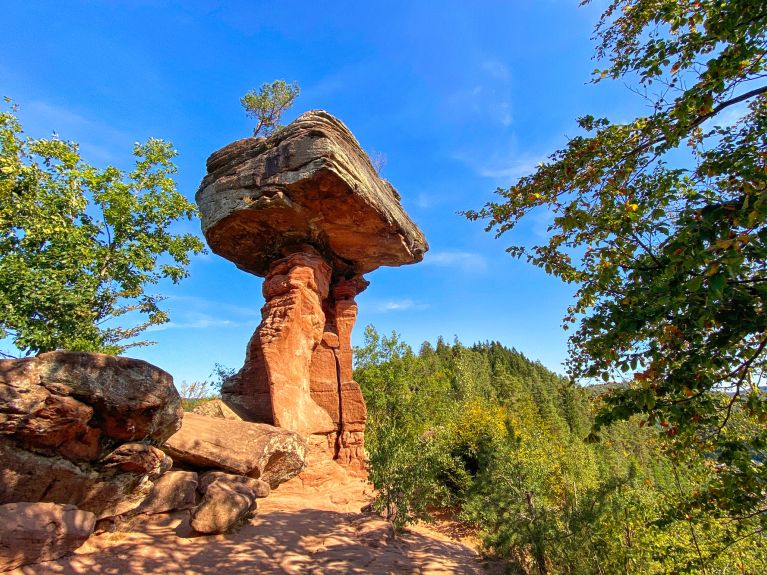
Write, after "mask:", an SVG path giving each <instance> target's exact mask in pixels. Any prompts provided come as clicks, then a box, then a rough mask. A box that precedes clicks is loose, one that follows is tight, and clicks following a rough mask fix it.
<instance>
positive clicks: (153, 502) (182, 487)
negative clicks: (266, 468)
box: [136, 471, 255, 515]
mask: <svg viewBox="0 0 767 575" xmlns="http://www.w3.org/2000/svg"><path fill="white" fill-rule="evenodd" d="M254 481H255V480H254ZM198 483H199V478H198V476H197V473H195V472H194V471H169V472H168V473H166V474H165V475H163V476H162V477H160V478H159V479H158V480H157V481H156V482H155V483H154V485H153V486H152V491H151V492H150V493H149V496H148V497H147V498H146V499H144V501H143V502H142V504H141V506H140V507H138V509H136V511H137V512H138V513H146V514H147V515H155V514H157V513H167V512H168V511H173V510H175V509H191V508H192V507H194V506H195V505H197V488H198Z"/></svg>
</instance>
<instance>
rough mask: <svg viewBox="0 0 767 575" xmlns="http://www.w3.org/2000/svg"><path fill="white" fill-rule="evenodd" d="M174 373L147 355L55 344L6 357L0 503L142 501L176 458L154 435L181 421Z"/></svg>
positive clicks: (117, 506)
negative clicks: (106, 352)
mask: <svg viewBox="0 0 767 575" xmlns="http://www.w3.org/2000/svg"><path fill="white" fill-rule="evenodd" d="M182 415H183V411H182V410H181V398H180V397H179V395H178V392H177V391H176V388H175V387H174V386H173V379H172V378H171V376H170V375H169V374H168V373H166V372H164V371H163V370H161V369H159V368H156V367H154V366H152V365H151V364H149V363H146V362H144V361H140V360H136V359H130V358H124V357H113V356H109V355H103V354H97V353H75V352H49V353H43V354H41V355H39V356H37V357H31V358H24V359H18V360H0V460H1V461H2V462H3V465H2V467H0V504H4V503H13V502H29V501H32V502H36V501H46V502H53V503H61V504H73V505H76V506H78V507H79V508H80V509H83V510H86V511H90V512H93V513H94V514H95V515H96V516H97V517H98V518H103V517H108V516H112V515H117V514H121V513H124V512H126V511H129V510H131V509H133V508H134V507H136V506H137V505H139V504H140V503H141V500H142V499H143V498H144V497H145V496H146V495H147V494H148V493H149V491H150V490H151V487H152V481H153V480H154V479H156V478H157V477H159V476H160V475H162V473H164V472H165V471H166V470H168V469H169V468H170V466H171V464H172V461H171V460H170V459H169V458H168V457H167V456H166V455H165V454H164V453H163V452H162V451H160V450H159V449H157V448H156V447H153V446H152V445H151V443H159V442H162V441H164V440H165V439H166V438H167V437H169V436H170V435H171V434H172V433H174V432H175V431H176V430H177V429H178V428H179V427H180V424H181V417H182Z"/></svg>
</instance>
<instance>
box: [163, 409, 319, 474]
mask: <svg viewBox="0 0 767 575" xmlns="http://www.w3.org/2000/svg"><path fill="white" fill-rule="evenodd" d="M163 449H165V451H167V452H168V454H169V455H170V456H171V457H172V458H173V460H174V461H175V462H176V463H181V464H184V465H186V466H188V467H192V468H195V469H219V470H223V471H227V472H229V473H234V474H238V475H245V476H248V477H252V478H259V479H262V480H263V481H266V482H267V483H268V484H269V485H270V486H272V487H277V486H278V485H279V484H280V483H282V482H284V481H287V480H288V479H290V478H292V477H294V476H295V475H297V474H298V473H299V472H300V471H301V470H302V469H303V468H304V460H305V457H306V441H305V440H304V439H303V438H302V437H301V436H300V435H298V434H297V433H295V432H293V431H289V430H287V429H279V428H277V427H274V426H272V425H264V424H260V423H251V422H248V421H236V420H231V419H219V418H214V417H206V416H204V415H197V414H195V413H187V414H185V415H184V421H183V423H182V425H181V429H180V430H179V431H178V432H177V433H175V434H174V435H173V436H171V437H170V439H168V441H166V442H165V445H164V447H163Z"/></svg>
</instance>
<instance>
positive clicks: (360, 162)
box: [196, 111, 428, 467]
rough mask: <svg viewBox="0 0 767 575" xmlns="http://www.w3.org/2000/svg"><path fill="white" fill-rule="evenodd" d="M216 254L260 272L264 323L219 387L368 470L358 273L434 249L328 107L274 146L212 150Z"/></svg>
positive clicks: (209, 186) (229, 398) (209, 196)
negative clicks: (357, 331)
mask: <svg viewBox="0 0 767 575" xmlns="http://www.w3.org/2000/svg"><path fill="white" fill-rule="evenodd" d="M196 199H197V203H198V204H199V207H200V215H201V219H202V229H203V232H204V234H205V238H206V240H207V241H208V244H209V245H210V247H211V248H212V250H213V251H214V252H216V253H217V254H219V255H221V256H223V257H225V258H227V259H229V260H231V261H232V262H234V263H235V264H236V265H237V266H238V267H239V268H241V269H243V270H245V271H248V272H251V273H253V274H256V275H259V276H264V277H265V281H264V284H263V294H264V298H265V299H266V304H265V305H264V307H263V308H262V310H261V314H262V317H263V321H262V322H261V325H260V326H259V327H258V329H257V330H256V332H255V334H254V335H253V337H252V339H251V340H250V343H249V344H248V349H247V354H246V357H245V365H244V366H243V368H242V369H241V370H240V371H239V373H237V374H236V375H234V376H233V377H232V378H230V379H229V380H228V381H227V382H226V383H225V384H224V386H223V388H222V399H223V401H224V402H225V403H226V404H227V405H228V406H229V407H231V408H232V409H233V411H234V412H235V413H237V415H238V416H240V417H242V418H243V419H246V420H249V421H258V422H264V423H268V424H271V425H275V426H278V427H284V428H287V429H290V430H292V431H295V432H297V433H300V434H301V435H303V436H309V435H313V434H321V435H325V436H327V443H326V444H327V445H328V450H329V451H330V452H331V454H332V455H333V457H334V458H335V459H337V460H338V461H340V462H341V463H344V464H347V465H350V466H352V467H361V466H362V465H363V463H364V447H363V444H364V429H365V419H366V416H367V411H366V408H365V401H364V398H363V397H362V392H361V390H360V387H359V385H357V383H356V382H354V381H353V379H352V346H351V331H352V328H353V327H354V323H355V321H356V318H357V304H356V302H355V301H354V298H355V296H356V295H357V294H358V293H359V292H361V291H362V290H363V289H365V287H366V286H367V284H368V282H367V281H366V280H365V279H364V278H363V277H362V274H365V273H368V272H370V271H372V270H374V269H376V268H378V267H379V266H400V265H404V264H412V263H416V262H419V261H421V259H422V258H423V254H424V252H425V251H426V250H427V249H428V245H427V243H426V240H425V238H424V236H423V234H422V233H421V231H420V230H419V229H418V227H417V226H416V225H415V224H414V223H413V222H412V221H411V220H410V218H408V216H407V214H406V213H405V211H404V210H403V209H402V205H401V203H400V197H399V194H398V193H397V191H396V190H395V189H394V188H393V187H392V185H391V184H390V183H389V182H387V181H386V180H383V179H381V178H380V177H379V176H378V174H377V173H376V170H375V168H374V167H373V165H372V164H371V162H370V159H369V158H368V156H367V154H365V152H364V151H363V150H362V148H361V147H360V145H359V144H358V143H357V141H356V140H355V139H354V136H353V135H352V134H351V132H350V131H349V129H348V128H347V127H346V126H344V125H343V124H342V123H341V122H340V121H339V120H337V119H336V118H334V117H333V116H331V115H330V114H328V113H327V112H323V111H312V112H307V113H305V114H303V115H301V116H300V117H299V118H298V119H297V120H295V121H294V122H293V123H291V124H290V125H289V126H287V127H285V128H283V129H281V130H279V131H278V132H276V133H274V134H272V135H271V136H270V137H269V138H246V139H244V140H239V141H237V142H234V143H232V144H230V145H228V146H226V147H225V148H223V149H221V150H219V151H218V152H216V153H214V154H213V155H212V156H211V157H210V158H209V159H208V174H207V175H206V176H205V178H204V179H203V181H202V184H201V185H200V189H199V190H198V191H197V196H196Z"/></svg>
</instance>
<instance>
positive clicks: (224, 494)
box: [189, 480, 256, 533]
mask: <svg viewBox="0 0 767 575" xmlns="http://www.w3.org/2000/svg"><path fill="white" fill-rule="evenodd" d="M255 508H256V497H255V495H254V494H253V493H252V491H250V489H248V488H247V487H245V486H243V485H240V484H236V483H227V482H224V481H219V480H217V481H213V482H212V483H211V484H210V485H208V487H207V489H206V490H205V495H204V496H203V498H202V501H201V502H200V504H199V505H198V506H197V507H195V508H194V509H192V514H191V518H190V521H189V523H190V525H191V526H192V529H194V530H195V531H197V532H199V533H226V532H227V531H230V530H231V529H232V528H234V527H235V526H237V524H238V523H240V522H241V521H242V520H243V519H245V517H246V516H247V515H248V514H249V513H250V512H251V511H252V510H253V509H255Z"/></svg>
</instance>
